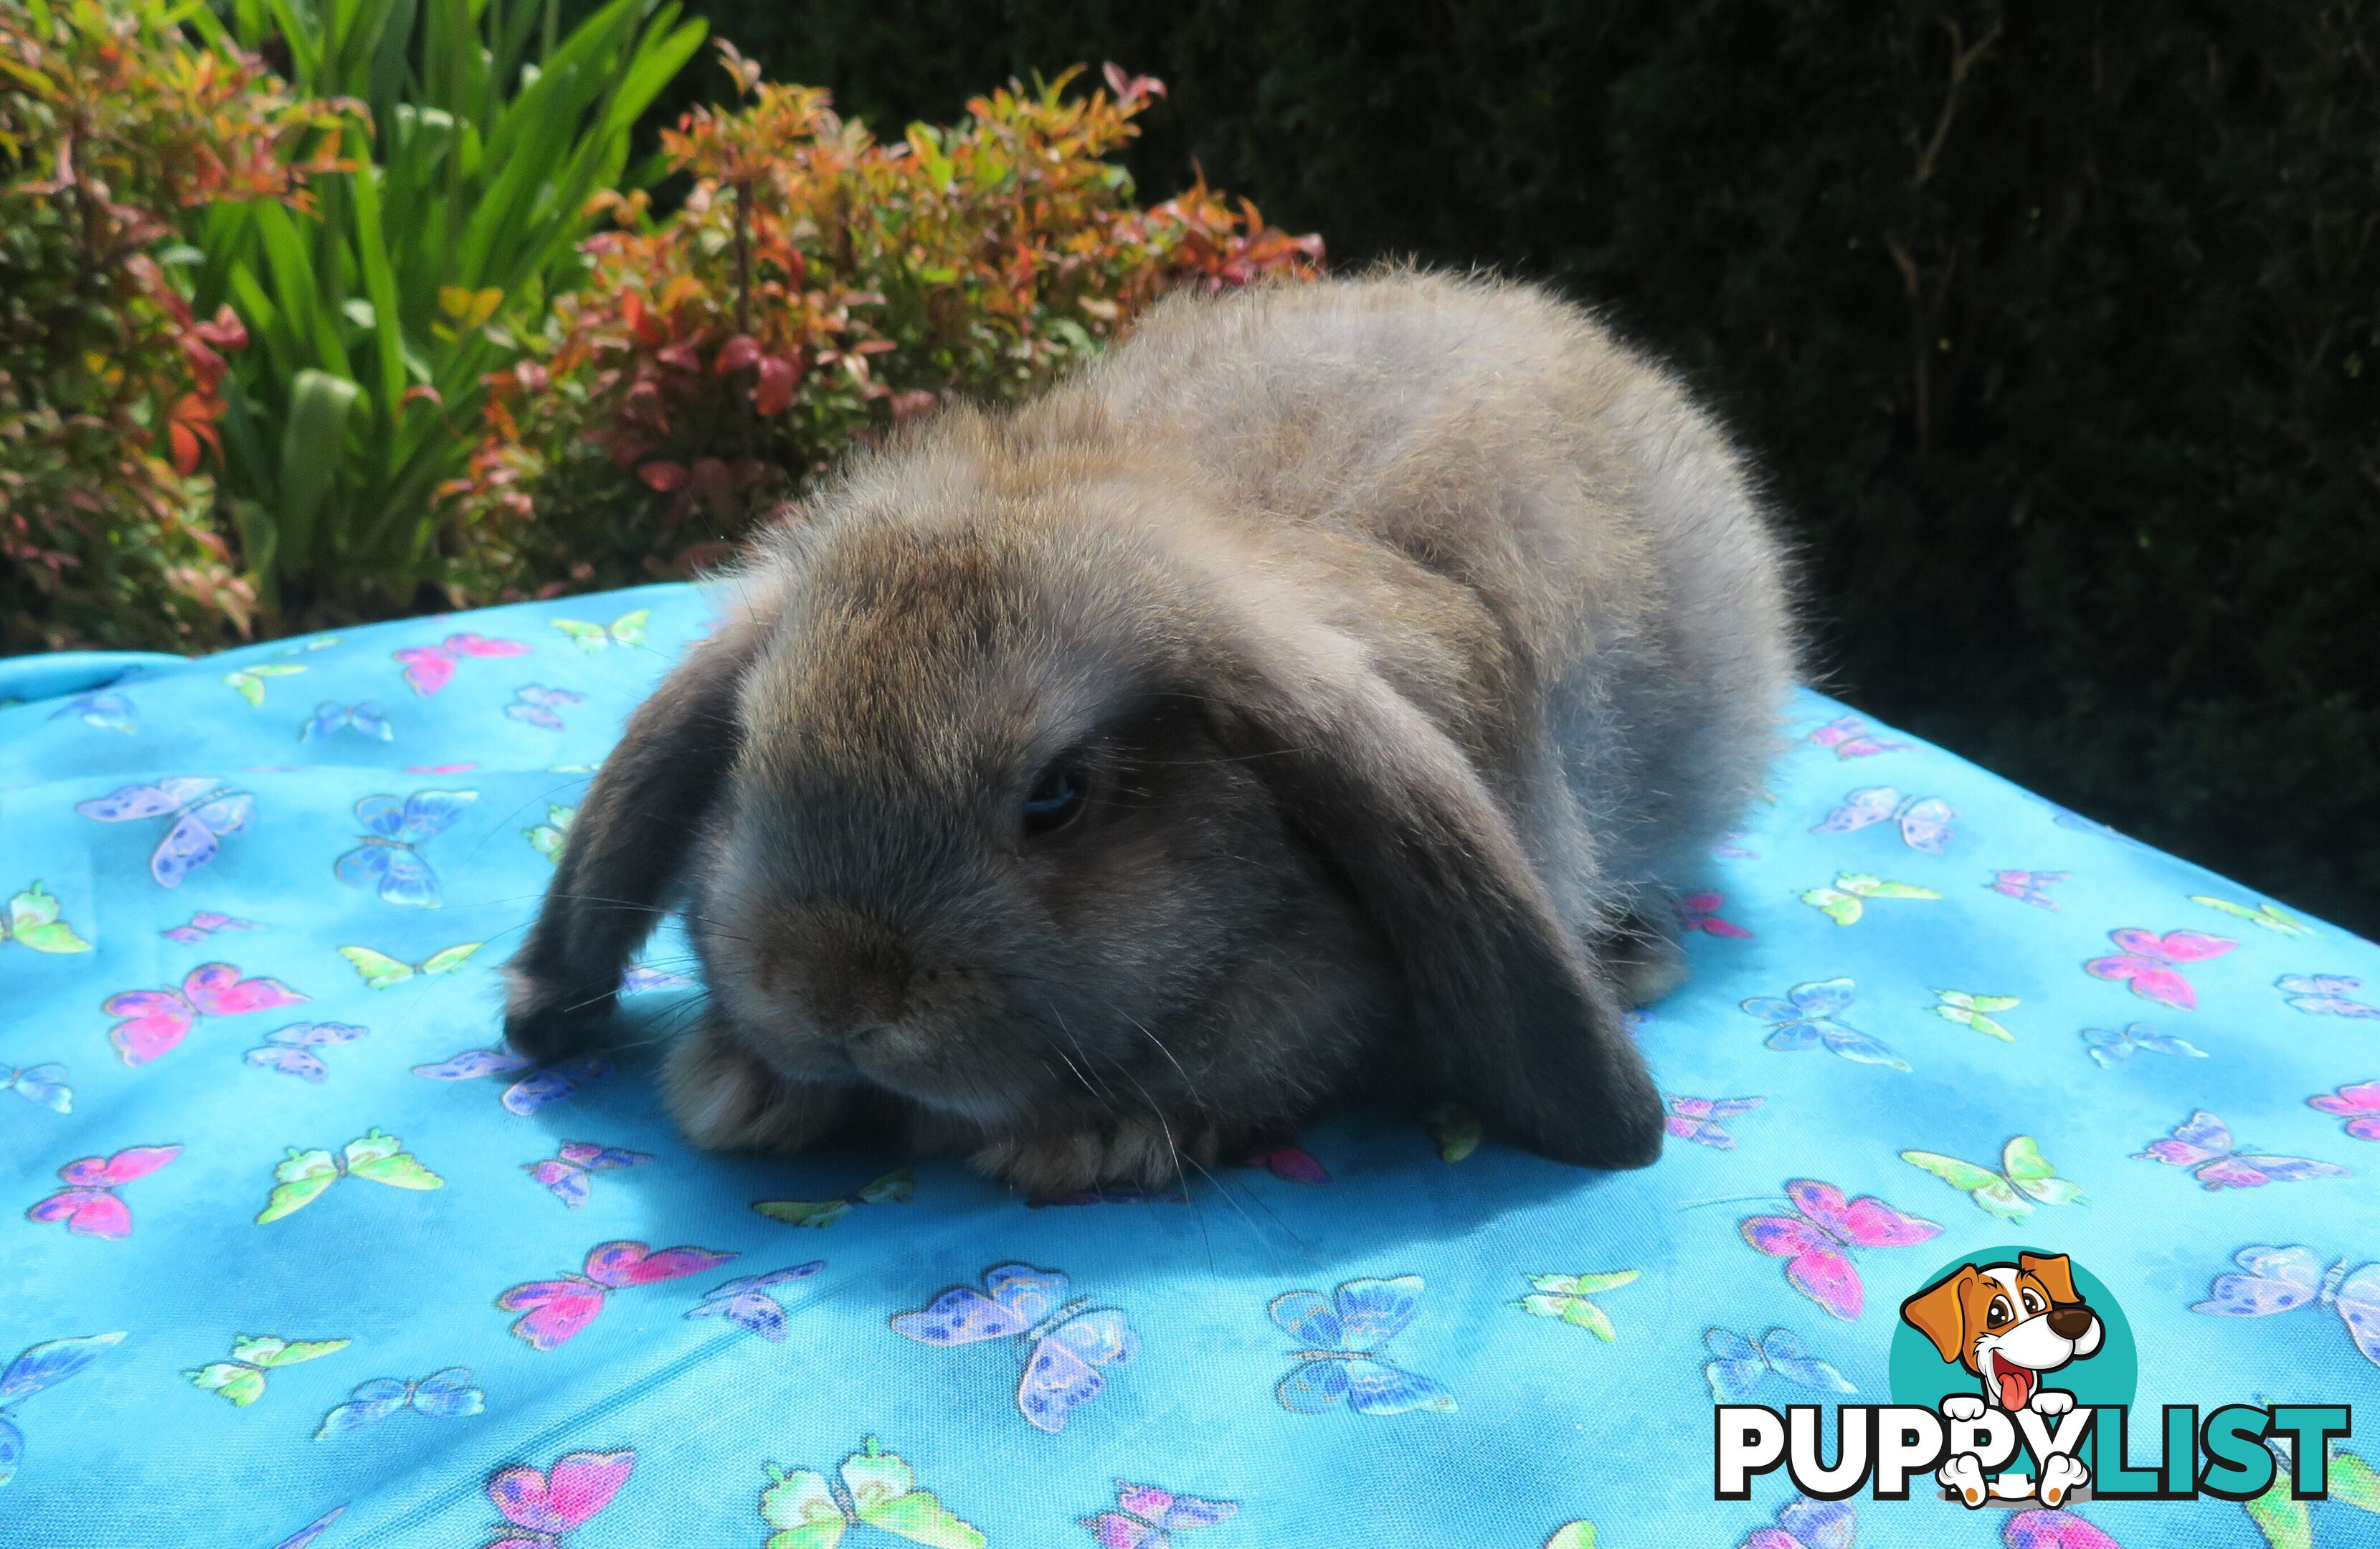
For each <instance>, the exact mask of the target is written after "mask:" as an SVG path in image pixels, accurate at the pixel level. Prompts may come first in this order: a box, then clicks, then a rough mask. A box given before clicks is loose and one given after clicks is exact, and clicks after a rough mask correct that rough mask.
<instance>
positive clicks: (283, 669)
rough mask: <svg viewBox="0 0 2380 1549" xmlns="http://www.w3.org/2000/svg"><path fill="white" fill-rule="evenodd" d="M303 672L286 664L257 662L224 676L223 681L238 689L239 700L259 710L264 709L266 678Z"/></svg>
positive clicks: (289, 675) (300, 668)
mask: <svg viewBox="0 0 2380 1549" xmlns="http://www.w3.org/2000/svg"><path fill="white" fill-rule="evenodd" d="M305 670H306V669H305V668H304V667H302V666H295V665H291V664H289V663H287V662H259V663H258V664H256V665H254V666H252V667H240V668H237V669H236V670H234V671H231V672H227V673H225V674H224V678H223V680H224V681H225V682H226V683H228V684H230V685H231V686H232V687H233V688H235V689H238V690H239V697H240V698H242V699H244V700H246V701H248V702H249V703H250V704H252V705H255V706H256V707H257V708H258V709H260V710H261V709H262V708H263V707H264V680H265V679H266V678H268V677H291V676H293V675H295V674H297V673H301V672H304V671H305Z"/></svg>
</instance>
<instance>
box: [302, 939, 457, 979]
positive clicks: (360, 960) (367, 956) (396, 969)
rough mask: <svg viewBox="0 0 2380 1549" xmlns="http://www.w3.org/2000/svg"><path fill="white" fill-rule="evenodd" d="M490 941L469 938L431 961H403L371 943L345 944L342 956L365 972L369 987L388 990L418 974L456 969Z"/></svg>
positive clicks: (429, 974) (436, 953)
mask: <svg viewBox="0 0 2380 1549" xmlns="http://www.w3.org/2000/svg"><path fill="white" fill-rule="evenodd" d="M485 945H487V943H485V942H480V941H467V942H464V943H462V944H461V945H456V946H449V947H447V948H445V949H444V950H443V951H439V952H432V953H431V954H430V957H429V960H428V961H426V962H420V963H401V962H399V961H397V960H396V959H395V957H390V956H389V955H388V954H387V953H385V952H375V951H373V950H372V949H371V948H370V947H369V946H342V947H340V948H339V956H340V957H345V958H346V960H347V961H348V962H349V963H351V964H353V965H354V967H355V970H356V971H357V972H358V973H360V974H362V975H363V976H364V987H365V988H367V989H372V990H385V989H387V988H388V987H389V986H390V985H392V984H402V983H404V982H406V981H407V980H408V979H411V978H413V977H414V976H415V975H417V974H419V975H423V976H432V975H436V974H441V973H452V972H454V971H455V970H456V969H458V968H461V967H462V966H463V965H464V963H466V962H467V961H468V960H469V958H470V956H471V954H472V953H474V952H477V951H478V950H479V949H480V947H482V946H485Z"/></svg>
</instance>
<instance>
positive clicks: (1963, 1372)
mask: <svg viewBox="0 0 2380 1549" xmlns="http://www.w3.org/2000/svg"><path fill="white" fill-rule="evenodd" d="M1890 1372H1891V1384H1892V1397H1893V1400H1894V1401H1893V1402H1892V1403H1890V1404H1888V1405H1874V1406H1871V1405H1864V1404H1845V1405H1841V1406H1840V1407H1839V1408H1838V1409H1836V1411H1835V1424H1834V1434H1833V1436H1832V1437H1831V1438H1829V1437H1828V1436H1827V1435H1826V1434H1825V1430H1826V1426H1825V1412H1826V1411H1825V1409H1823V1407H1821V1406H1819V1405H1816V1404H1795V1405H1791V1406H1789V1407H1788V1408H1787V1409H1786V1410H1785V1411H1784V1412H1783V1413H1781V1414H1780V1413H1779V1412H1778V1411H1777V1410H1776V1409H1770V1408H1768V1407H1767V1405H1763V1404H1720V1405H1718V1406H1716V1407H1715V1408H1714V1409H1713V1419H1712V1427H1713V1446H1712V1451H1713V1466H1714V1482H1715V1492H1716V1494H1717V1496H1718V1499H1720V1500H1723V1501H1741V1500H1745V1499H1748V1498H1750V1495H1751V1493H1752V1481H1753V1480H1754V1479H1755V1478H1756V1477H1757V1476H1759V1475H1762V1474H1766V1473H1769V1472H1773V1471H1775V1470H1779V1469H1783V1470H1785V1473H1786V1476H1787V1477H1788V1478H1789V1479H1791V1481H1792V1482H1793V1484H1794V1486H1795V1488H1797V1489H1799V1490H1800V1491H1801V1492H1802V1493H1803V1494H1805V1495H1809V1496H1811V1497H1813V1498H1814V1499H1817V1500H1823V1501H1840V1500H1844V1499H1847V1498H1849V1497H1851V1496H1852V1495H1855V1494H1859V1493H1860V1492H1861V1490H1862V1489H1866V1490H1867V1491H1868V1492H1869V1493H1870V1494H1871V1495H1872V1497H1873V1498H1874V1499H1876V1500H1882V1501H1903V1500H1907V1499H1908V1498H1909V1482H1910V1480H1911V1478H1912V1477H1913V1476H1919V1477H1923V1476H1931V1478H1932V1479H1933V1481H1934V1482H1935V1483H1936V1484H1937V1485H1938V1486H1939V1488H1940V1491H1941V1494H1943V1496H1944V1497H1945V1498H1948V1499H1951V1500H1956V1501H1959V1502H1961V1503H1962V1504H1963V1505H1964V1506H1967V1507H1968V1508H1969V1509H1971V1510H1973V1509H1978V1508H1981V1507H1983V1506H2022V1507H2028V1508H2030V1507H2048V1508H2051V1509H2056V1508H2057V1507H2059V1506H2065V1505H2067V1504H2069V1503H2070V1502H2072V1501H2078V1500H2098V1501H2182V1500H2194V1499H2196V1498H2198V1497H2199V1496H2200V1495H2212V1496H2214V1497H2216V1499H2219V1500H2226V1501H2240V1502H2244V1501H2249V1500H2253V1499H2254V1498H2255V1497H2256V1496H2258V1495H2261V1494H2264V1493H2265V1492H2266V1491H2267V1490H2269V1489H2271V1488H2272V1486H2273V1483H2274V1481H2275V1479H2276V1478H2277V1477H2278V1476H2279V1474H2280V1472H2281V1470H2282V1468H2283V1467H2284V1461H2283V1458H2284V1457H2285V1458H2286V1468H2287V1470H2288V1484H2289V1494H2290V1495H2291V1496H2292V1497H2293V1498H2295V1499H2297V1500H2301V1501H2302V1500H2322V1499H2325V1497H2326V1496H2327V1495H2328V1494H2329V1489H2330V1480H2329V1466H2330V1453H2331V1443H2332V1442H2333V1441H2335V1440H2338V1439H2340V1438H2344V1437H2346V1436H2347V1435H2349V1434H2350V1433H2351V1430H2352V1425H2353V1411H2352V1410H2351V1409H2350V1407H2349V1406H2348V1405H2345V1404H2280V1405H2274V1406H2271V1407H2269V1408H2267V1407H2265V1406H2261V1405H2253V1404H2237V1403H2234V1404H2223V1405H2220V1406H2217V1407H2216V1408H2215V1409H2212V1410H2211V1411H2209V1412H2207V1413H2206V1414H2205V1415H2204V1417H2203V1418H2202V1416H2201V1414H2200V1411H2199V1406H2197V1405H2194V1404H2168V1405H2166V1406H2165V1409H2164V1413H2163V1415H2162V1416H2161V1418H2160V1421H2159V1422H2158V1424H2157V1425H2156V1426H2155V1428H2154V1429H2155V1433H2156V1434H2157V1436H2158V1438H2159V1440H2161V1441H2162V1443H2163V1452H2162V1456H2160V1457H2159V1458H2156V1459H2155V1462H2154V1463H2152V1464H2151V1465H2149V1466H2147V1467H2134V1466H2133V1464H2132V1462H2131V1458H2132V1456H2133V1451H2132V1437H2131V1404H2132V1397H2133V1391H2134V1388H2135V1386H2136V1384H2137V1378H2138V1374H2139V1364H2138V1360H2137V1357H2136V1355H2135V1353H2134V1350H2133V1347H2132V1333H2131V1324H2130V1323H2127V1322H2126V1321H2125V1318H2124V1314H2123V1311H2122V1309H2121V1308H2119V1307H2118V1306H2117V1305H2116V1299H2115V1297H2114V1296H2113V1295H2112V1294H2110V1293H2109V1291H2108V1289H2107V1287H2106V1286H2105V1285H2104V1284H2102V1283H2101V1282H2100V1281H2099V1280H2098V1278H2097V1277H2096V1276H2095V1275H2092V1274H2091V1273H2090V1271H2088V1270H2087V1269H2085V1268H2083V1266H2082V1265H2080V1264H2077V1263H2076V1262H2074V1261H2073V1260H2072V1259H2071V1258H2070V1257H2069V1256H2067V1255H2066V1254H2063V1253H2052V1252H2046V1251H2043V1250H2037V1249H2034V1248H2030V1247H2022V1246H2017V1245H2010V1246H2008V1247H2004V1248H1995V1249H1987V1250H1984V1251H1982V1252H1980V1253H1977V1254H1974V1255H1973V1256H1972V1257H1969V1258H1966V1259H1961V1260H1959V1261H1957V1262H1952V1263H1949V1264H1946V1265H1944V1266H1942V1267H1941V1268H1940V1269H1938V1270H1937V1271H1936V1272H1935V1273H1934V1274H1933V1275H1929V1276H1927V1278H1926V1281H1925V1286H1924V1287H1923V1288H1922V1289H1920V1290H1918V1291H1917V1292H1916V1293H1915V1294H1913V1295H1912V1296H1911V1297H1909V1298H1908V1299H1906V1300H1904V1301H1903V1302H1902V1303H1901V1304H1900V1322H1899V1323H1898V1324H1897V1326H1896V1327H1895V1328H1894V1330H1893V1341H1892V1350H1891V1356H1890ZM2276 1441H2280V1442H2283V1443H2284V1445H2282V1446H2281V1447H2280V1449H2279V1454H2278V1455H2277V1452H2276V1450H2275V1448H2274V1447H2273V1446H2271V1445H2267V1444H2268V1443H2273V1442H2276ZM2145 1442H2146V1438H2145V1437H2143V1445H2145ZM1830 1458H1831V1460H1829V1459H1830Z"/></svg>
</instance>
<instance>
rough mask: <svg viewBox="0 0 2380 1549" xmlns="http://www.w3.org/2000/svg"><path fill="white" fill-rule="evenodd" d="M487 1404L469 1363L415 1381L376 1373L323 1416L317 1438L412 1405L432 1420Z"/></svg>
mask: <svg viewBox="0 0 2380 1549" xmlns="http://www.w3.org/2000/svg"><path fill="white" fill-rule="evenodd" d="M487 1407H488V1396H487V1395H486V1394H485V1393H483V1392H481V1391H480V1389H478V1388H476V1387H473V1386H472V1385H471V1369H470V1368H469V1367H468V1366H449V1367H448V1368H446V1369H445V1370H444V1371H443V1372H431V1373H430V1375H428V1376H426V1377H422V1378H420V1379H419V1380H417V1381H413V1382H407V1381H403V1380H401V1379H399V1378H396V1377H374V1378H373V1379H372V1380H371V1381H370V1382H368V1383H363V1384H358V1386H357V1388H356V1390H355V1391H354V1392H353V1393H352V1394H350V1395H348V1398H347V1402H346V1403H344V1404H341V1405H339V1406H338V1407H337V1408H335V1409H333V1410H332V1411H331V1412H330V1413H329V1414H326V1415H324V1416H323V1417H322V1429H321V1430H319V1431H317V1432H315V1433H314V1439H315V1440H316V1441H318V1442H322V1441H328V1440H330V1439H331V1438H333V1437H334V1436H344V1435H346V1433H349V1432H350V1431H360V1430H362V1429H363V1428H364V1427H365V1426H367V1425H370V1424H372V1423H374V1422H376V1421H383V1420H386V1419H387V1418H388V1417H389V1416H391V1415H393V1414H395V1413H396V1411H397V1410H399V1409H411V1410H413V1411H414V1412H415V1413H416V1414H424V1415H428V1416H430V1417H431V1419H432V1420H444V1419H447V1418H449V1417H452V1416H455V1415H475V1414H478V1413H479V1412H480V1410H482V1409H486V1408H487Z"/></svg>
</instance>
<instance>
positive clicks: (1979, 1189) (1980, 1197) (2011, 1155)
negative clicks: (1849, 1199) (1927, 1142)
mask: <svg viewBox="0 0 2380 1549" xmlns="http://www.w3.org/2000/svg"><path fill="white" fill-rule="evenodd" d="M1900 1159H1901V1160H1902V1161H1903V1162H1906V1163H1908V1164H1909V1165H1911V1166H1913V1167H1922V1168H1924V1169H1925V1171H1927V1172H1929V1173H1932V1174H1933V1175H1934V1176H1935V1177H1938V1178H1940V1179H1941V1180H1942V1181H1943V1182H1945V1183H1947V1184H1949V1186H1950V1187H1951V1188H1953V1189H1960V1190H1961V1191H1962V1192H1964V1193H1965V1194H1966V1196H1967V1197H1968V1198H1969V1199H1971V1200H1973V1201H1974V1202H1975V1204H1976V1206H1977V1207H1978V1208H1979V1209H1982V1210H1985V1211H1988V1212H1990V1213H1991V1214H1994V1215H1997V1216H1998V1217H1999V1218H2000V1219H2001V1220H2003V1221H2020V1222H2021V1221H2024V1220H2026V1219H2028V1218H2029V1217H2031V1215H2032V1214H2033V1203H2034V1201H2036V1200H2037V1201H2040V1202H2041V1203H2043V1204H2046V1205H2087V1204H2089V1203H2090V1202H2091V1201H2088V1200H2086V1199H2084V1198H2083V1188H2082V1186H2081V1185H2080V1184H2077V1183H2071V1182H2069V1181H2068V1180H2067V1179H2065V1178H2062V1177H2058V1169H2057V1168H2055V1167H2053V1166H2051V1165H2049V1162H2048V1159H2047V1158H2046V1157H2044V1156H2043V1155H2042V1154H2041V1148H2040V1147H2039V1146H2037V1145H2035V1144H2034V1143H2033V1137H2032V1136H2030V1135H2019V1136H2018V1137H2017V1138H2016V1139H2015V1140H2010V1142H2009V1143H2008V1146H2007V1149H2005V1150H2004V1151H2002V1152H2001V1153H2000V1165H2001V1167H2002V1168H2004V1169H2006V1170H2005V1171H2004V1172H1998V1173H1996V1172H1993V1171H1992V1170H1991V1169H1990V1168H1988V1167H1978V1166H1976V1165H1974V1164H1973V1163H1972V1162H1961V1161H1960V1160H1959V1159H1958V1158H1957V1157H1955V1156H1944V1155H1943V1154H1941V1153H1939V1152H1932V1151H1904V1152H1902V1153H1900Z"/></svg>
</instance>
